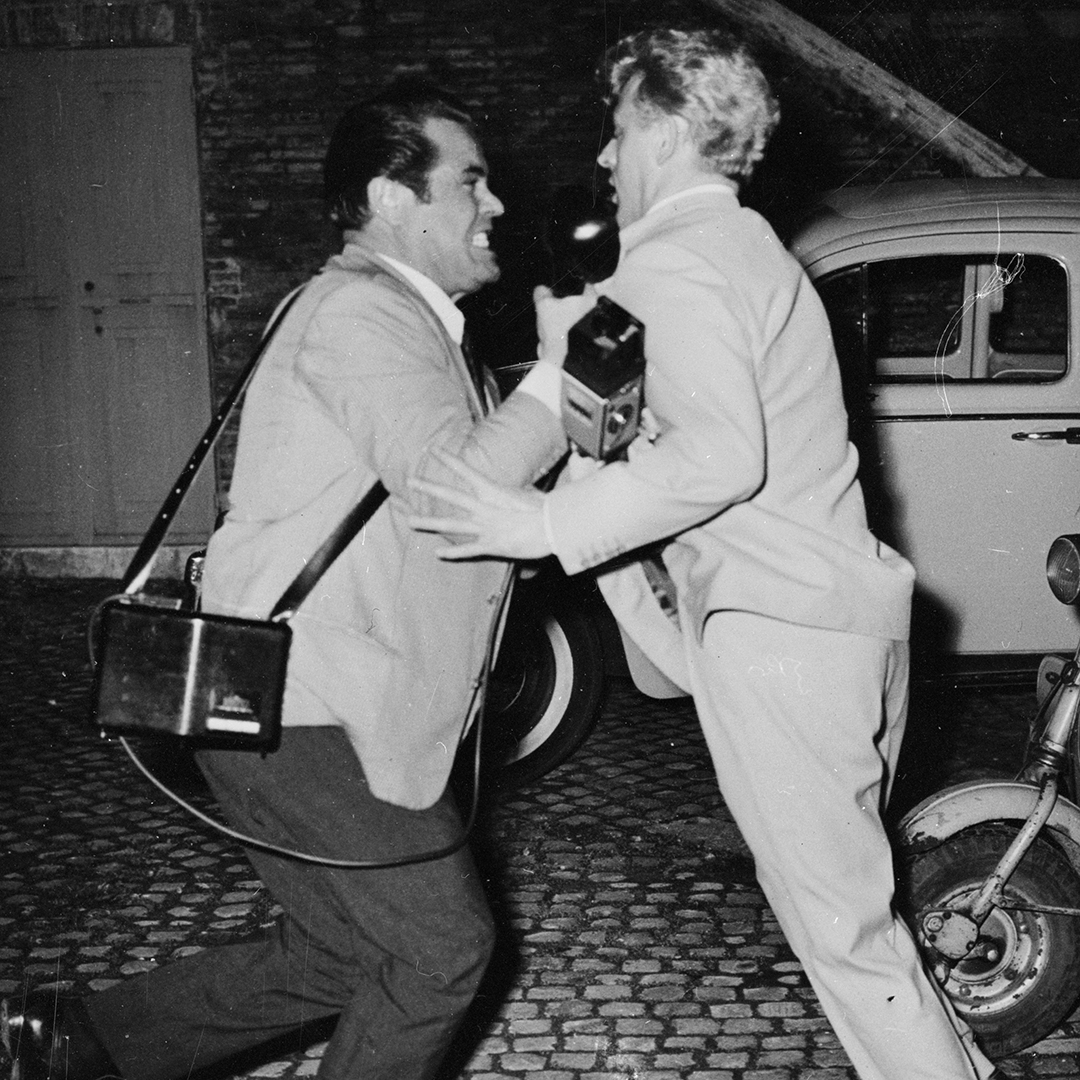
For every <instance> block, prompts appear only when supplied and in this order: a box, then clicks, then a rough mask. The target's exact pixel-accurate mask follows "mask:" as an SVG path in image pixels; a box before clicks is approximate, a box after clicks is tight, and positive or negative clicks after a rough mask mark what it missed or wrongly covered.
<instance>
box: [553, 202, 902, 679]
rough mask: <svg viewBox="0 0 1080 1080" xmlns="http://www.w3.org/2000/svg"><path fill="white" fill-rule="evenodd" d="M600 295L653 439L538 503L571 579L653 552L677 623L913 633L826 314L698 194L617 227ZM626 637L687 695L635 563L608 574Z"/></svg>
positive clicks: (764, 231)
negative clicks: (879, 534)
mask: <svg viewBox="0 0 1080 1080" xmlns="http://www.w3.org/2000/svg"><path fill="white" fill-rule="evenodd" d="M620 239H621V243H622V255H621V259H620V262H619V267H618V269H617V271H616V273H615V274H614V276H613V277H611V278H610V279H609V280H608V281H607V282H605V283H603V284H602V285H601V286H600V287H599V288H600V291H601V292H604V293H606V294H608V295H609V296H611V298H612V299H613V300H615V301H616V302H617V303H619V304H621V305H622V306H623V307H625V308H627V309H628V310H629V311H630V312H632V313H633V314H634V315H636V316H637V317H638V318H639V319H641V320H642V321H643V322H644V324H645V354H646V358H647V363H648V366H647V372H646V380H645V400H646V403H647V405H648V407H649V409H650V410H651V411H652V413H653V414H654V416H655V418H656V420H657V422H658V425H659V428H660V434H659V436H658V437H657V438H656V440H655V442H652V443H650V442H647V441H646V440H645V439H643V438H639V439H637V440H636V441H635V443H634V444H633V445H632V447H631V449H630V455H629V460H628V461H626V462H616V463H612V464H609V465H606V466H605V467H604V468H602V469H600V470H598V471H596V472H594V473H593V474H592V475H590V476H587V477H585V478H583V479H581V480H579V481H578V482H577V483H568V484H564V485H562V486H560V487H558V488H556V490H555V491H553V492H552V493H550V494H549V495H548V496H547V506H546V513H547V515H548V523H549V527H550V531H551V534H552V538H553V540H554V542H555V553H556V555H557V556H558V557H559V559H560V561H561V563H562V565H563V567H564V569H565V570H566V571H567V572H568V573H576V572H578V571H580V570H583V569H586V568H588V567H596V566H600V565H601V564H604V563H607V562H609V561H610V560H613V559H616V558H618V557H623V559H624V560H625V558H626V553H630V552H634V551H635V550H636V549H640V548H641V547H642V546H643V545H648V544H652V543H654V542H656V541H669V542H668V543H667V546H666V547H665V549H664V552H663V558H664V561H665V563H666V564H667V566H668V569H669V570H670V572H671V575H672V577H673V579H674V581H675V584H676V586H677V589H678V597H679V601H678V602H679V609H680V614H681V619H682V623H683V626H684V627H688V628H689V629H690V631H691V632H693V633H696V634H698V635H700V633H701V630H702V628H703V626H704V623H705V620H706V619H707V618H708V616H709V614H710V613H712V612H714V611H719V610H724V609H733V610H742V611H750V612H756V613H759V614H763V615H766V616H770V617H773V618H776V619H782V620H786V621H789V622H793V623H799V624H803V625H807V626H817V627H824V628H830V629H837V630H845V631H850V632H853V633H858V634H864V635H869V636H874V637H881V638H886V639H894V640H903V639H905V638H906V637H907V634H908V621H909V615H910V597H911V588H912V582H913V578H914V572H913V570H912V568H911V566H910V564H909V563H907V562H906V561H905V560H904V559H903V558H902V557H901V556H899V555H898V554H897V553H896V552H895V551H893V550H892V549H890V548H888V547H887V546H886V545H884V544H882V543H880V542H879V541H878V540H877V539H876V538H875V537H874V536H873V535H872V534H871V533H870V532H869V530H868V528H867V524H866V514H865V509H864V504H863V497H862V492H861V489H860V487H859V485H858V482H857V481H856V479H855V474H856V470H857V467H858V457H857V453H856V451H855V449H854V447H853V446H852V445H851V444H850V443H849V442H848V438H847V416H846V413H845V411H844V405H843V400H842V396H841V388H840V378H839V369H838V366H837V361H836V356H835V353H834V350H833V345H832V338H831V334H830V329H829V324H828V320H827V317H826V315H825V311H824V308H823V307H822V305H821V302H820V300H819V299H818V296H817V294H816V293H815V292H814V289H813V287H812V286H811V284H810V282H809V280H808V279H807V277H806V275H805V274H804V273H803V271H802V269H801V267H800V266H799V265H798V263H797V262H796V261H795V260H794V259H793V258H792V257H791V256H790V255H789V254H788V253H787V252H786V251H785V250H784V248H783V246H782V245H781V244H780V242H779V240H778V238H777V237H776V235H775V233H774V232H773V231H772V229H771V228H770V227H769V225H768V224H767V223H766V222H765V220H764V219H763V218H762V217H761V216H760V215H758V214H756V213H755V212H753V211H751V210H748V209H745V208H743V207H741V206H740V205H739V203H738V200H737V198H736V197H735V195H734V193H728V192H726V191H722V190H716V189H709V190H707V191H698V192H695V193H688V194H687V195H685V196H683V197H681V198H678V199H676V200H674V201H671V202H667V203H665V204H663V205H661V206H658V207H657V208H656V209H655V210H654V211H653V212H651V213H649V214H646V215H645V217H643V218H642V219H640V220H639V221H637V222H635V223H634V224H632V225H631V226H629V227H628V228H626V229H624V230H623V231H622V233H621V236H620ZM601 587H602V588H603V589H604V591H605V595H606V596H607V597H608V599H609V603H611V605H612V607H613V610H614V611H615V614H616V615H617V616H618V617H619V619H620V622H621V623H622V624H623V626H624V629H626V630H627V632H628V633H629V634H630V635H631V637H632V638H634V640H636V641H637V643H638V644H639V645H640V646H641V647H642V649H643V650H644V651H645V652H646V653H647V654H648V655H649V656H650V658H651V659H653V661H654V662H655V663H657V664H658V666H659V667H660V668H661V670H662V671H664V673H665V674H667V675H668V676H669V678H673V679H674V680H675V681H676V682H678V683H680V685H682V686H683V687H684V688H686V685H687V684H686V682H685V681H684V680H685V669H684V668H683V667H682V659H681V654H682V649H681V646H680V644H679V642H678V635H677V632H676V631H675V629H674V627H673V625H672V624H671V622H670V621H669V620H668V619H667V618H666V617H665V616H664V615H663V614H662V613H661V612H660V610H659V607H658V605H657V604H656V603H655V601H654V600H652V599H651V593H650V592H649V589H648V586H647V585H646V583H645V579H644V577H643V575H642V574H641V571H640V567H637V566H635V565H633V563H632V561H631V565H630V566H628V567H625V568H623V569H619V570H614V571H611V572H609V573H607V574H604V575H602V577H601Z"/></svg>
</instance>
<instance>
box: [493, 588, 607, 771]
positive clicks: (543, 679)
mask: <svg viewBox="0 0 1080 1080" xmlns="http://www.w3.org/2000/svg"><path fill="white" fill-rule="evenodd" d="M604 678H605V672H604V652H603V647H602V645H601V642H600V634H599V632H598V630H597V629H596V626H595V625H594V624H593V622H592V620H591V619H590V618H589V617H588V615H586V614H584V613H583V612H581V611H576V610H574V609H573V608H572V607H570V606H565V607H562V606H548V605H546V604H545V603H544V602H543V600H542V599H541V598H538V597H536V596H534V595H531V594H530V591H529V590H527V589H522V590H520V595H518V594H515V596H514V599H513V602H512V604H511V608H510V614H509V617H508V619H507V624H506V629H505V631H504V634H503V641H502V645H501V647H500V649H499V656H498V660H497V662H496V664H495V669H494V671H493V672H492V675H491V684H490V687H489V690H488V701H487V708H486V709H485V711H484V728H485V734H484V743H485V747H484V752H485V757H486V758H487V759H488V761H489V763H490V764H491V765H493V766H494V767H495V768H496V769H497V770H498V772H497V780H498V783H499V784H500V785H501V786H509V787H520V786H522V785H525V784H530V783H532V782H533V781H534V780H538V779H539V778H540V777H541V776H544V775H545V774H546V773H549V772H550V771H551V770H552V769H554V768H555V767H556V766H557V765H561V764H562V763H563V762H564V761H565V760H566V759H567V758H569V757H570V756H571V754H573V753H574V751H575V750H576V749H577V748H578V747H579V746H580V745H581V744H582V743H583V742H584V741H585V739H586V738H587V737H588V735H589V733H590V732H591V731H592V729H593V728H594V727H595V725H596V720H597V717H598V715H599V713H600V707H601V705H602V704H603V696H604Z"/></svg>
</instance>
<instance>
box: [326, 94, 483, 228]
mask: <svg viewBox="0 0 1080 1080" xmlns="http://www.w3.org/2000/svg"><path fill="white" fill-rule="evenodd" d="M433 119H439V120H452V121H453V122H454V123H457V124H460V125H461V126H462V127H464V128H465V129H466V130H467V131H468V132H469V134H470V135H472V136H473V138H476V128H475V125H474V123H473V119H472V117H471V116H470V115H469V113H468V110H467V109H466V107H465V105H464V104H463V103H462V102H461V101H459V100H458V99H457V98H456V97H454V96H453V95H451V94H448V93H447V92H446V91H445V90H441V89H440V88H439V87H437V86H436V85H435V84H434V83H431V82H428V81H427V80H426V79H421V78H413V77H409V78H402V79H398V80H396V81H395V82H393V83H391V84H390V85H389V86H388V87H387V88H386V89H385V90H384V91H383V92H382V93H381V94H379V95H378V96H376V97H373V98H370V99H369V100H367V101H364V102H361V103H360V104H358V105H354V106H353V107H352V108H351V109H349V111H348V112H346V113H345V115H344V116H342V118H341V119H340V120H339V121H338V123H337V126H336V127H335V128H334V134H333V135H332V136H331V138H330V145H329V147H328V148H327V151H326V158H325V160H324V161H323V195H324V197H325V199H326V205H327V210H328V212H329V214H330V220H331V221H333V222H334V223H335V224H336V225H338V226H339V227H341V228H342V229H360V228H363V226H364V225H365V224H366V223H367V222H368V220H369V219H370V218H371V208H370V207H369V206H368V197H367V186H368V183H369V182H370V181H371V180H373V179H374V178H375V177H376V176H385V177H387V178H388V179H390V180H397V181H398V182H399V183H402V184H404V185H405V186H406V187H407V188H409V189H410V190H411V191H414V192H416V194H417V195H418V196H419V197H420V198H421V199H425V200H426V199H427V198H428V196H429V190H428V176H429V174H430V172H431V170H432V168H433V167H434V166H435V165H436V164H437V161H438V148H437V147H436V146H435V144H434V143H433V142H432V141H431V139H429V138H428V137H427V135H426V134H425V133H424V125H425V123H426V122H427V121H428V120H433Z"/></svg>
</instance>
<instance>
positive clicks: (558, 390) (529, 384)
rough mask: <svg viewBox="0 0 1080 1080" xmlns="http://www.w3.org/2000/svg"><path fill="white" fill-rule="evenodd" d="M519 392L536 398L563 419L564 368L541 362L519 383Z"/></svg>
mask: <svg viewBox="0 0 1080 1080" xmlns="http://www.w3.org/2000/svg"><path fill="white" fill-rule="evenodd" d="M517 390H518V392H519V393H523V394H529V395H530V396H532V397H534V398H536V399H537V400H538V401H540V402H542V403H543V404H544V405H546V406H547V407H548V408H549V409H550V410H551V412H553V413H554V414H555V416H556V417H557V418H558V419H560V420H561V419H562V368H560V367H556V366H555V365H554V364H549V363H547V362H546V361H543V360H541V361H539V362H538V363H536V364H534V365H533V366H532V368H531V369H530V371H529V373H528V374H527V375H526V376H525V378H524V379H522V380H521V382H519V383H518V385H517Z"/></svg>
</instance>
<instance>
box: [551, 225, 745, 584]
mask: <svg viewBox="0 0 1080 1080" xmlns="http://www.w3.org/2000/svg"><path fill="white" fill-rule="evenodd" d="M604 291H606V292H608V293H609V295H610V296H611V298H612V299H613V300H615V301H616V302H617V303H619V304H622V306H623V307H625V308H627V310H629V311H630V312H632V313H633V314H634V315H636V316H637V317H638V318H639V319H641V320H642V322H643V323H644V324H645V355H646V361H647V368H646V379H645V400H646V403H647V404H648V407H649V409H650V411H651V412H652V413H653V415H654V416H655V418H656V420H657V423H658V426H659V429H660V434H659V436H658V437H657V438H656V440H655V441H654V442H652V443H649V442H647V441H645V440H644V439H642V438H639V439H637V440H636V441H635V442H634V444H633V445H632V446H631V448H630V453H629V455H628V459H627V460H626V461H624V462H612V463H610V464H608V465H606V466H605V467H604V468H603V469H601V470H599V471H598V472H596V473H594V474H593V475H592V476H589V477H587V478H585V479H583V480H581V481H579V482H577V483H573V484H567V485H564V486H561V487H559V488H557V489H556V490H555V491H553V492H551V493H550V494H549V495H548V496H547V497H546V498H547V505H546V507H545V512H546V514H547V518H548V525H549V528H550V535H551V538H552V540H553V542H554V547H555V554H556V555H557V556H558V558H559V560H560V562H561V563H562V565H563V568H564V569H565V570H566V571H567V573H576V572H578V571H580V570H583V569H586V568H588V567H591V566H595V565H597V564H599V563H603V562H607V561H608V560H610V559H612V558H614V557H616V556H618V555H621V554H622V553H624V552H626V551H630V550H632V549H634V548H637V547H640V546H642V545H645V544H649V543H652V542H654V541H657V540H662V539H665V538H669V537H672V536H675V535H677V534H678V533H681V532H683V531H685V530H686V529H689V528H692V527H693V526H695V525H699V524H701V523H702V522H705V521H707V520H709V519H711V518H713V517H715V516H716V515H717V514H719V513H722V512H723V511H724V510H725V509H726V508H727V507H729V506H731V505H732V504H734V503H737V502H740V501H743V500H745V499H748V498H750V497H751V496H752V495H753V494H754V493H755V492H756V491H757V490H758V489H759V488H760V487H761V485H762V484H763V483H764V479H765V425H764V417H763V413H762V406H761V401H760V397H759V393H758V387H757V377H756V364H755V357H756V356H757V355H758V354H759V351H760V347H759V343H758V342H757V341H755V327H754V321H753V313H752V312H751V311H750V310H748V309H747V306H746V303H745V300H744V299H743V298H742V297H741V296H740V294H739V290H738V289H737V288H736V287H733V285H732V283H731V282H727V281H725V280H724V279H723V278H722V277H721V275H720V273H719V271H718V270H717V269H716V268H715V267H714V266H711V265H709V264H708V263H706V262H705V260H703V259H702V258H701V257H700V256H698V255H696V254H694V253H693V252H691V251H688V250H686V249H684V248H681V247H679V246H678V245H675V244H671V243H665V242H660V241H653V242H648V243H644V244H642V245H640V246H639V247H637V248H635V249H633V250H632V251H631V252H630V253H629V254H628V255H627V256H626V257H625V258H624V260H623V263H622V264H621V265H620V267H619V270H618V272H617V273H616V275H615V276H614V277H613V278H612V279H610V281H609V282H608V283H607V287H606V289H605V290H604Z"/></svg>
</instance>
